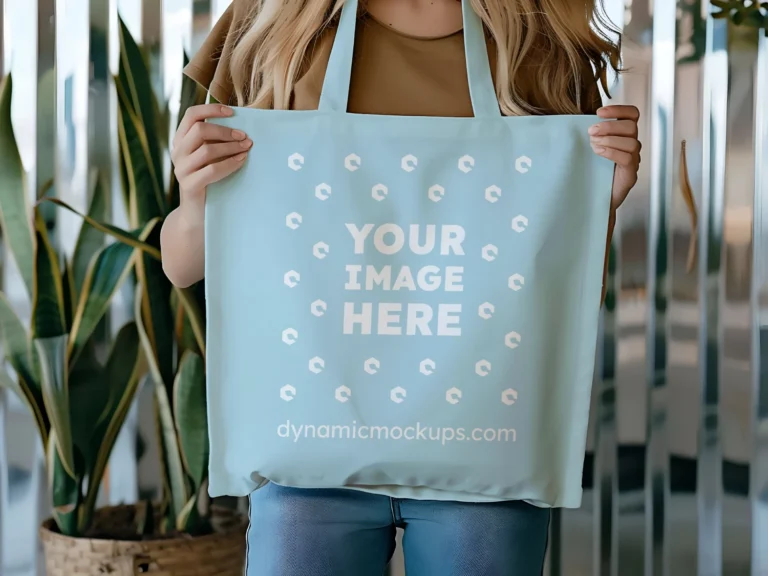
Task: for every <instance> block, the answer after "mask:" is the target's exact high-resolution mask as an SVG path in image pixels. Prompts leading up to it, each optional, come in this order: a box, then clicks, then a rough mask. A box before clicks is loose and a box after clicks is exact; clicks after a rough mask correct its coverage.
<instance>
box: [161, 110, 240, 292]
mask: <svg viewBox="0 0 768 576" xmlns="http://www.w3.org/2000/svg"><path fill="white" fill-rule="evenodd" d="M233 113H234V112H233V110H232V109H231V108H229V107H227V106H222V105H220V104H205V105H202V106H193V107H191V108H190V109H189V110H187V112H186V114H184V119H183V120H182V121H181V124H179V129H178V130H177V131H176V137H175V138H174V139H173V152H172V153H171V159H172V160H173V165H174V174H176V179H177V180H178V181H179V196H180V197H181V198H180V204H179V207H178V208H176V209H175V210H174V211H173V212H171V213H170V214H169V215H168V217H167V218H166V219H165V220H164V221H163V228H162V230H161V231H160V248H161V253H162V255H163V270H165V274H166V276H168V278H169V279H170V281H171V282H172V283H173V284H174V285H175V286H178V287H180V288H186V287H187V286H191V285H192V284H194V283H195V282H198V281H199V280H201V279H202V278H203V274H204V273H205V233H204V229H205V190H206V187H207V186H208V185H209V184H212V183H214V182H218V181H219V180H221V179H223V178H225V177H227V176H229V175H230V174H232V173H233V172H235V171H236V170H238V169H239V168H240V167H242V165H243V160H245V157H246V156H247V154H248V150H250V149H251V146H252V145H253V142H251V140H249V139H248V137H247V136H246V135H245V134H244V133H243V132H241V131H240V130H232V129H231V128H225V127H224V126H219V125H218V124H210V123H208V122H206V121H205V120H206V119H208V118H223V117H226V116H232V114H233Z"/></svg>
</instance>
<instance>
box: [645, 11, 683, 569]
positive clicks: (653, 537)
mask: <svg viewBox="0 0 768 576" xmlns="http://www.w3.org/2000/svg"><path fill="white" fill-rule="evenodd" d="M652 10H653V12H652V13H653V26H652V38H653V40H652V58H653V64H652V72H651V79H650V80H651V86H650V90H651V93H650V99H651V103H650V115H651V117H650V120H651V134H650V136H651V150H650V164H651V181H650V191H651V194H650V217H649V222H648V241H649V244H648V266H647V272H648V278H647V283H646V284H647V286H648V292H647V298H648V300H647V301H648V316H647V318H648V319H647V356H646V360H647V364H646V366H647V374H646V382H647V390H648V412H647V415H646V418H647V424H646V429H647V434H648V439H647V452H646V482H645V490H646V499H645V502H646V535H645V573H646V574H647V575H654V576H656V575H658V576H667V574H669V553H670V538H671V535H670V533H669V530H668V529H667V523H668V518H667V515H668V513H669V500H670V486H669V446H668V422H667V413H668V409H669V407H668V403H669V394H668V382H667V376H668V374H667V371H668V368H667V351H668V350H667V346H668V344H667V340H668V318H667V313H666V310H667V301H668V298H669V293H668V289H669V283H668V274H669V265H668V261H669V238H668V234H669V201H670V198H671V192H672V170H671V167H672V162H673V158H674V140H673V125H672V121H673V118H674V99H675V49H676V45H675V44H676V43H675V38H676V34H675V32H676V22H677V18H676V17H677V7H676V6H675V3H674V2H654V3H653V6H652Z"/></svg>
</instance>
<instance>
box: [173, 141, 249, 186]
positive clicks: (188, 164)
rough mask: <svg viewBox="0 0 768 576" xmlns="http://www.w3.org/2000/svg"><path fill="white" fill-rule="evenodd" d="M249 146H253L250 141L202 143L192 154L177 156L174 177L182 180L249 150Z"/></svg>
mask: <svg viewBox="0 0 768 576" xmlns="http://www.w3.org/2000/svg"><path fill="white" fill-rule="evenodd" d="M251 146H253V142H252V141H251V140H250V139H245V140H235V141H232V142H204V143H203V144H202V145H201V146H199V147H198V148H197V150H195V151H194V152H192V154H189V155H182V156H179V160H178V162H176V163H175V166H176V176H177V178H183V177H184V176H186V175H187V174H192V173H193V172H196V171H197V170H200V169H202V168H203V167H205V166H206V165H208V164H212V163H214V162H218V161H219V160H221V159H223V158H227V157H229V156H235V155H237V154H240V153H241V152H243V151H246V150H250V148H251Z"/></svg>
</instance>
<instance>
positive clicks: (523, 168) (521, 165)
mask: <svg viewBox="0 0 768 576" xmlns="http://www.w3.org/2000/svg"><path fill="white" fill-rule="evenodd" d="M532 165H533V161H532V160H531V159H530V158H528V156H520V158H518V159H517V160H515V170H517V171H518V172H520V174H525V173H526V172H528V170H530V169H531V166H532Z"/></svg>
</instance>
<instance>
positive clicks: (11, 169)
mask: <svg viewBox="0 0 768 576" xmlns="http://www.w3.org/2000/svg"><path fill="white" fill-rule="evenodd" d="M12 91H13V84H12V79H11V77H10V76H9V77H7V78H6V79H5V80H4V81H3V82H2V84H1V85H0V224H1V225H2V231H3V237H4V240H5V243H6V246H7V248H8V252H9V253H10V255H11V257H12V258H13V260H14V261H15V263H16V265H17V266H18V269H19V271H20V275H21V278H22V279H23V283H24V287H25V288H26V292H27V296H28V297H29V298H30V299H31V302H32V318H31V322H30V325H29V326H25V324H24V322H22V320H21V319H20V318H19V316H18V315H17V314H16V312H15V310H14V307H13V306H11V302H10V301H9V299H8V297H7V296H6V295H5V294H2V293H0V333H1V335H2V349H3V353H4V357H5V358H4V360H5V361H4V362H3V366H2V367H0V385H3V386H5V387H7V388H9V389H11V390H13V391H14V392H15V393H16V394H17V395H18V396H19V397H20V398H21V399H22V400H23V401H24V402H25V403H26V404H27V406H28V407H29V409H30V411H31V412H32V415H33V417H34V421H35V424H36V427H37V431H38V433H39V436H40V439H41V441H42V444H43V447H44V448H45V453H46V464H47V472H48V480H49V489H50V497H51V501H52V503H53V517H54V519H55V521H56V524H57V525H58V528H59V530H60V531H61V532H62V533H63V534H67V535H73V536H77V535H82V534H85V533H87V531H88V528H89V526H90V524H91V521H92V518H93V513H94V509H95V505H96V499H97V495H98V491H99V488H100V486H101V484H102V478H103V477H104V474H105V471H106V469H107V462H108V460H109V455H110V453H111V451H112V448H113V446H114V443H115V438H116V436H117V433H118V431H119V430H120V428H121V426H122V424H123V422H124V420H125V417H126V414H127V411H128V408H129V406H130V404H131V401H132V400H133V397H134V395H135V393H136V389H137V386H138V383H139V379H140V377H141V375H142V373H143V372H144V370H145V369H144V367H143V366H144V362H143V360H142V358H143V355H142V353H141V347H140V338H139V336H140V334H139V330H138V328H137V325H136V323H133V322H131V323H128V324H127V325H125V326H124V327H123V328H122V329H121V330H120V331H119V333H118V334H117V336H116V338H115V339H114V345H113V346H112V349H111V351H109V353H108V354H106V358H103V356H105V355H104V354H103V351H101V350H99V346H97V342H96V339H95V338H94V331H95V329H96V327H97V326H98V324H99V322H100V321H101V319H102V318H103V317H104V315H105V313H106V312H107V310H108V308H109V302H110V300H111V298H112V296H113V294H115V292H116V291H117V290H118V288H119V287H120V285H121V284H122V283H123V281H124V280H125V278H126V277H127V276H128V275H129V273H130V271H131V270H132V268H133V267H134V264H135V262H136V261H137V257H138V255H139V254H140V252H139V251H138V250H137V249H136V247H135V246H136V245H137V244H138V243H141V242H142V241H143V240H144V239H146V238H147V237H148V236H149V235H150V234H151V233H152V232H153V230H154V228H155V227H156V224H157V222H156V221H150V222H147V223H146V224H145V225H144V226H143V227H141V229H140V230H139V231H137V232H136V233H132V234H128V233H126V234H125V240H126V242H125V243H112V244H105V242H104V235H103V234H102V233H101V232H99V231H98V230H96V229H93V228H91V227H89V226H83V227H82V228H81V230H80V233H79V237H78V239H77V244H76V247H75V250H74V254H73V256H72V257H71V258H70V259H65V258H64V257H63V256H62V254H59V253H57V251H56V250H55V249H54V243H53V242H52V239H51V238H50V237H49V233H48V230H47V227H46V225H45V221H44V219H43V217H42V215H41V212H40V210H39V208H37V207H35V208H34V209H33V208H32V206H30V191H29V190H28V189H27V186H26V184H25V173H24V168H23V166H22V163H21V158H20V156H19V151H18V148H17V145H16V140H15V138H14V133H13V128H12V125H11V96H12ZM93 183H94V185H93V189H92V191H91V192H92V194H91V198H92V199H91V201H90V205H89V208H88V213H89V215H90V217H92V218H96V217H100V216H101V215H103V212H104V211H105V207H106V198H105V194H106V192H105V189H104V187H103V186H102V185H101V182H100V181H99V179H98V178H93ZM16 304H18V303H16ZM7 365H9V366H10V367H11V368H12V369H13V376H11V375H10V374H9V373H8V371H7V370H6V366H7Z"/></svg>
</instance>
